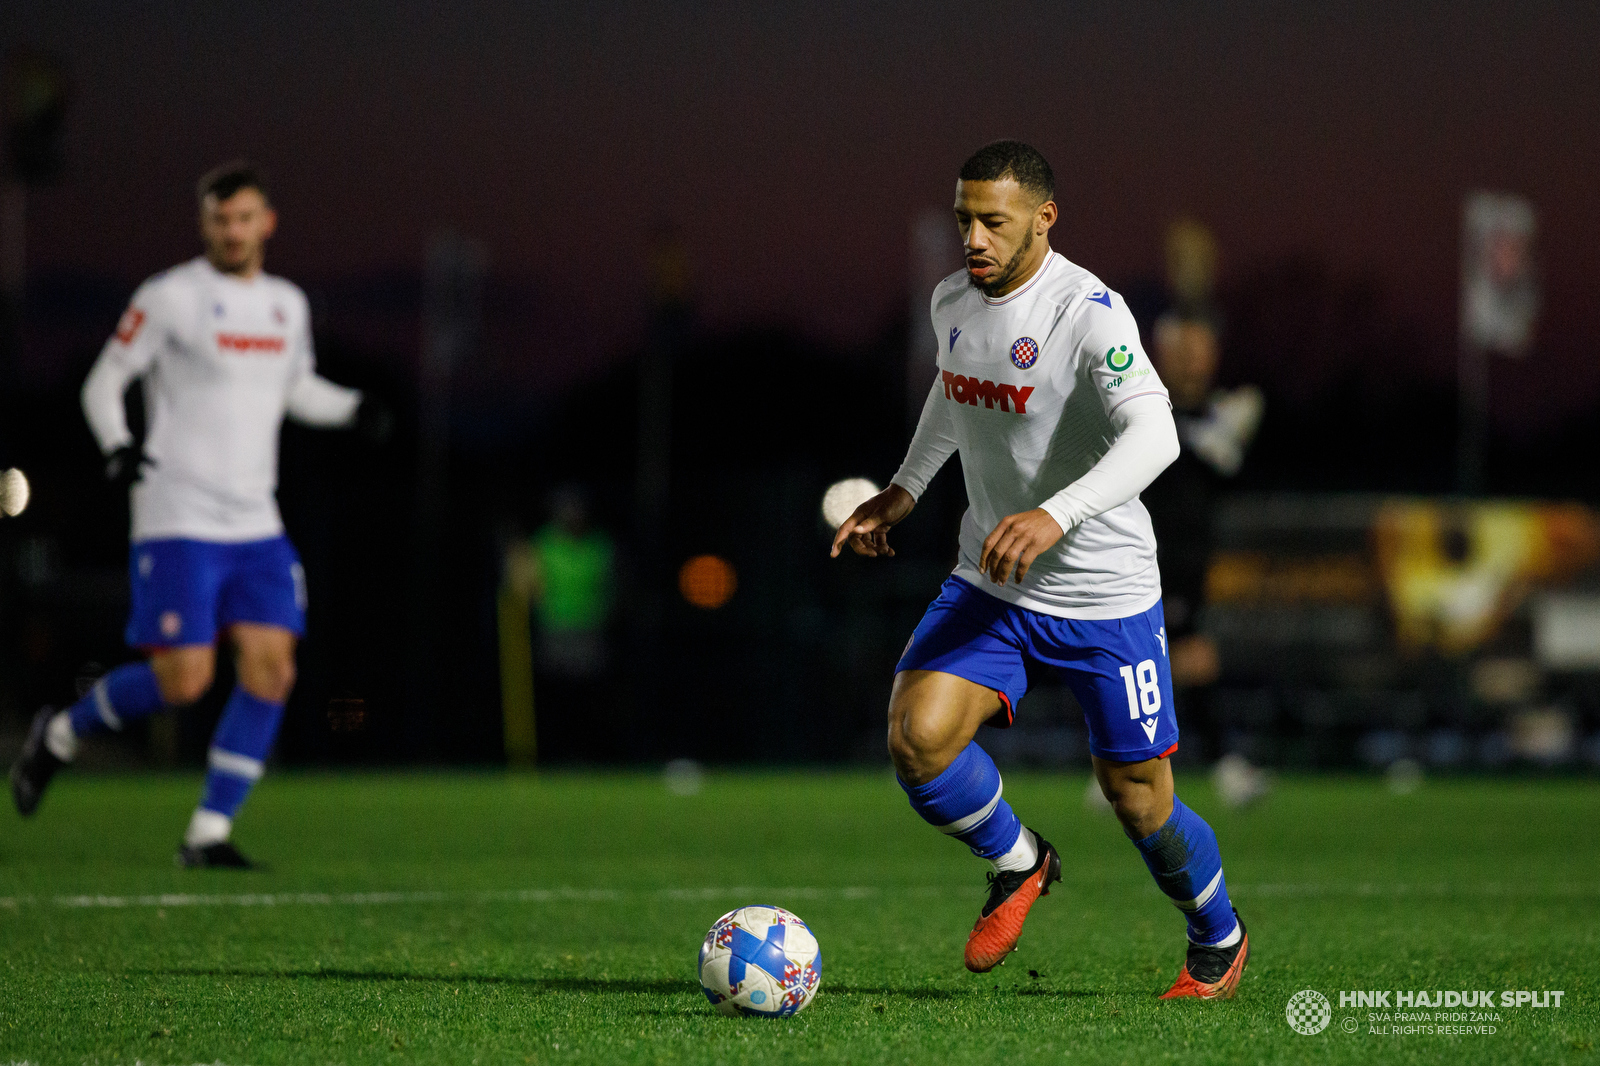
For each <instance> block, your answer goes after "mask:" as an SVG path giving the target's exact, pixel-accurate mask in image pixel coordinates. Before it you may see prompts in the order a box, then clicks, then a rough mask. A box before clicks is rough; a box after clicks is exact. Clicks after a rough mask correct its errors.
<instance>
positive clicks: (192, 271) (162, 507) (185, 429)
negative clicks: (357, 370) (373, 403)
mask: <svg viewBox="0 0 1600 1066" xmlns="http://www.w3.org/2000/svg"><path fill="white" fill-rule="evenodd" d="M314 366H315V364H314V359H313V355H312V350H311V311H310V307H309V306H308V304H307V303H306V297H305V293H303V292H301V291H300V289H299V287H298V286H296V285H294V284H292V283H290V282H288V281H285V280H284V279H282V278H278V277H273V276H271V275H268V274H258V275H256V276H255V277H254V278H251V279H249V280H244V279H242V278H238V277H235V276H233V275H231V274H224V273H222V272H221V271H219V270H217V269H216V268H215V267H213V266H212V265H211V263H210V262H208V261H207V260H206V259H204V258H199V259H193V260H190V261H189V262H187V263H184V264H183V265H182V266H178V267H174V268H173V269H171V270H168V271H167V272H165V273H163V274H157V275H156V276H155V277H153V278H151V279H150V280H149V281H146V282H145V283H144V284H143V285H141V286H139V290H138V292H136V293H134V295H133V301H132V303H131V304H130V305H129V307H128V310H127V312H126V313H125V314H124V315H123V316H122V322H121V324H120V325H118V327H117V332H116V334H115V335H114V336H113V337H112V338H111V339H110V340H109V341H107V342H106V346H105V349H104V350H103V351H102V352H101V353H100V358H99V360H98V361H96V363H95V365H94V369H93V370H91V371H90V372H89V378H88V380H87V381H85V382H84V385H83V409H84V413H85V415H86V416H87V417H88V420H89V426H90V428H91V429H92V430H93V432H94V435H95V439H96V440H97V441H98V442H99V444H100V448H101V450H102V451H104V452H107V453H109V452H111V451H112V450H114V449H116V448H119V447H121V446H123V445H125V444H131V443H133V435H132V434H131V433H130V432H129V431H128V424H127V418H126V415H125V414H124V411H123V403H122V396H123V392H124V390H125V389H126V388H127V386H128V383H129V382H130V381H132V380H133V379H134V378H136V377H142V378H143V381H144V401H145V408H144V409H145V420H146V433H145V443H144V453H145V455H146V457H147V458H148V459H149V460H150V463H149V465H148V466H146V467H145V470H144V476H143V478H142V479H141V480H140V481H139V482H138V483H136V484H135V485H134V487H133V494H132V514H133V531H132V537H133V539H134V540H135V541H142V540H154V539H157V538H163V537H184V538H189V539H193V540H206V541H219V542H239V541H247V540H260V539H264V538H267V537H272V536H276V535H277V534H279V533H281V532H283V521H282V519H281V518H280V517H279V515H278V504H277V500H276V497H275V491H276V489H277V485H278V429H279V427H280V426H281V425H282V424H283V417H284V415H285V414H286V413H287V414H288V415H289V416H290V417H293V418H294V419H295V420H297V421H300V422H305V423H308V424H311V425H318V426H342V425H348V424H350V423H351V422H352V421H353V420H354V417H355V410H356V407H357V406H358V405H359V403H360V400H361V394H360V393H359V392H358V391H356V390H355V389H347V388H344V387H342V386H339V385H335V384H333V383H332V382H330V381H328V380H326V379H325V378H321V377H318V376H317V374H316V372H315V369H314Z"/></svg>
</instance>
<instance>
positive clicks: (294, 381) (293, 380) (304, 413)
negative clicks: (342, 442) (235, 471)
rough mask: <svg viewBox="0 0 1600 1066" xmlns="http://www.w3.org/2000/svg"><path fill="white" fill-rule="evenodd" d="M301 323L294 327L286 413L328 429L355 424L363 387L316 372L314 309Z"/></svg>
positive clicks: (309, 423) (307, 313) (303, 421)
mask: <svg viewBox="0 0 1600 1066" xmlns="http://www.w3.org/2000/svg"><path fill="white" fill-rule="evenodd" d="M301 321H302V323H303V324H302V327H301V328H300V329H298V330H296V331H295V336H294V339H293V341H292V343H293V346H294V351H293V353H292V354H291V356H290V358H291V359H292V360H293V365H292V370H291V371H290V378H289V388H288V392H287V394H286V395H285V397H284V410H285V413H286V414H287V415H288V416H289V417H290V418H292V419H294V420H295V421H296V422H300V423H303V424H305V425H308V426H321V427H323V428H326V429H339V428H343V427H345V426H348V425H350V424H352V423H353V422H354V421H355V418H356V408H357V407H359V406H361V390H359V389H351V388H346V387H345V386H343V385H335V384H334V383H333V382H331V381H329V380H328V379H327V378H325V377H322V376H320V375H319V374H318V373H317V357H316V353H315V352H314V350H313V348H312V344H311V311H310V308H309V307H307V308H305V311H304V314H303V316H302V318H301Z"/></svg>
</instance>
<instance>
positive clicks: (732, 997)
mask: <svg viewBox="0 0 1600 1066" xmlns="http://www.w3.org/2000/svg"><path fill="white" fill-rule="evenodd" d="M821 983H822V949H821V948H819V947H818V946H817V938H816V937H815V936H814V935H812V932H811V930H810V928H809V927H808V926H807V925H806V923H805V922H802V921H801V920H800V919H799V918H797V917H795V916H794V915H793V914H791V913H789V912H788V911H786V910H784V909H783V908H782V907H740V908H739V909H738V910H736V911H729V912H728V913H727V914H724V915H723V916H722V917H721V918H718V919H717V922H716V924H715V925H713V926H712V927H711V932H709V933H707V934H706V941H705V943H704V944H702V945H700V987H701V988H702V989H704V990H705V993H706V998H707V999H709V1000H710V1001H711V1005H712V1006H713V1007H716V1008H717V1010H718V1012H720V1013H722V1014H749V1015H754V1016H756V1017H758V1018H787V1017H788V1016H789V1015H791V1014H796V1013H798V1012H799V1011H801V1010H804V1009H805V1006H806V1004H808V1003H810V1002H811V998H812V997H813V996H815V995H816V994H817V986H818V985H819V984H821Z"/></svg>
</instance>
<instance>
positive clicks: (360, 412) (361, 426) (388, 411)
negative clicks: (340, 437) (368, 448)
mask: <svg viewBox="0 0 1600 1066" xmlns="http://www.w3.org/2000/svg"><path fill="white" fill-rule="evenodd" d="M394 421H395V419H394V410H393V409H392V408H390V406H389V405H388V404H387V403H385V402H384V401H383V400H381V399H380V398H378V397H377V396H374V395H372V393H370V392H364V393H362V394H361V406H359V407H357V408H356V423H355V431H356V434H357V436H359V437H360V438H361V439H362V440H364V441H366V442H367V443H368V444H382V443H383V442H384V441H386V440H388V439H389V436H390V434H392V433H393V432H394Z"/></svg>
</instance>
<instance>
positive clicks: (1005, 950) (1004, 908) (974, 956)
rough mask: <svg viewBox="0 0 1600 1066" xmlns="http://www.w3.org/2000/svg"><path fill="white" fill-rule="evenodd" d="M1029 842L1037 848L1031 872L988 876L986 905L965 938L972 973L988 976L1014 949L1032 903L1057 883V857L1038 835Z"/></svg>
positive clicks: (1059, 862)
mask: <svg viewBox="0 0 1600 1066" xmlns="http://www.w3.org/2000/svg"><path fill="white" fill-rule="evenodd" d="M1027 832H1030V833H1033V830H1031V829H1029V830H1027ZM1033 839H1034V840H1035V841H1036V842H1037V843H1038V845H1039V861H1038V863H1037V864H1035V865H1034V867H1033V869H1031V870H1017V871H1009V872H1005V873H991V874H990V875H989V902H987V903H985V904H984V905H983V913H982V914H980V915H978V920H977V921H976V922H974V923H973V925H972V932H971V933H970V934H969V935H968V936H967V969H969V970H971V971H972V972H973V973H988V972H989V971H990V970H992V969H994V968H995V967H996V966H998V965H1000V964H1001V963H1002V962H1004V961H1005V960H1006V956H1007V955H1009V954H1011V953H1012V952H1013V951H1015V950H1017V939H1018V938H1019V937H1021V936H1022V923H1023V922H1024V921H1025V920H1026V919H1027V917H1028V910H1029V909H1030V908H1031V907H1032V906H1033V903H1034V900H1036V899H1038V898H1039V897H1040V896H1048V895H1049V894H1050V884H1051V882H1053V881H1059V880H1061V856H1060V855H1057V854H1056V849H1055V848H1054V847H1052V846H1051V844H1050V842H1049V841H1048V840H1046V839H1045V838H1044V837H1042V836H1040V835H1039V834H1038V833H1033Z"/></svg>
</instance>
